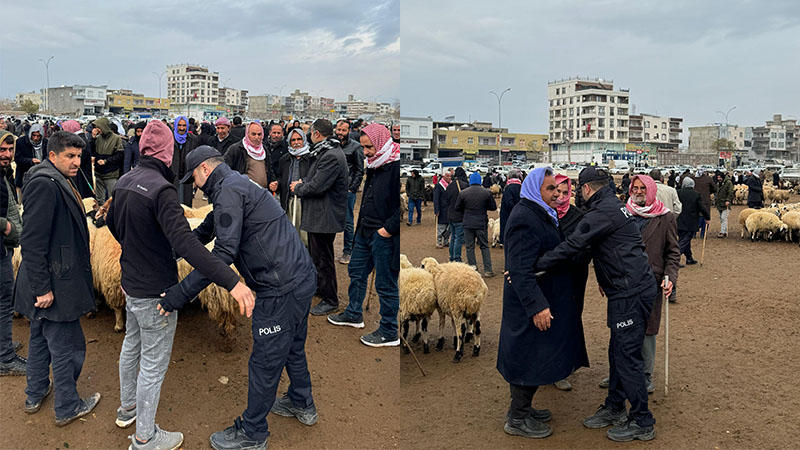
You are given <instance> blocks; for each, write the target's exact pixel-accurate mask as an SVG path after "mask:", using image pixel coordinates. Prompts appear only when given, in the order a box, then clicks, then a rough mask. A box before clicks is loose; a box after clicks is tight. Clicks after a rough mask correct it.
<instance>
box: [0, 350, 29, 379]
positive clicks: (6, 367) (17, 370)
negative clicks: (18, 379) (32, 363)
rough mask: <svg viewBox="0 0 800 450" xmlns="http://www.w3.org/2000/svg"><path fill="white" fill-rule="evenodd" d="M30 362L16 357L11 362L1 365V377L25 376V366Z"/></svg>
mask: <svg viewBox="0 0 800 450" xmlns="http://www.w3.org/2000/svg"><path fill="white" fill-rule="evenodd" d="M27 363H28V360H26V359H25V358H23V357H22V356H19V355H16V354H15V355H14V357H13V358H11V360H10V361H8V362H4V363H0V377H9V376H22V375H25V366H26V365H27Z"/></svg>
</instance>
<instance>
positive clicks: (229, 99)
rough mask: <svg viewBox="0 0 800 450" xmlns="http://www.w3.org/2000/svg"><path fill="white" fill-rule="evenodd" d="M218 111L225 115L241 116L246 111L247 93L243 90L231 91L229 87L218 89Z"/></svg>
mask: <svg viewBox="0 0 800 450" xmlns="http://www.w3.org/2000/svg"><path fill="white" fill-rule="evenodd" d="M217 92H218V97H219V106H218V108H217V109H218V110H220V111H222V112H223V113H226V114H233V115H242V114H244V113H245V111H247V102H248V98H247V91H246V90H244V89H233V88H229V87H222V88H219V90H218V91H217Z"/></svg>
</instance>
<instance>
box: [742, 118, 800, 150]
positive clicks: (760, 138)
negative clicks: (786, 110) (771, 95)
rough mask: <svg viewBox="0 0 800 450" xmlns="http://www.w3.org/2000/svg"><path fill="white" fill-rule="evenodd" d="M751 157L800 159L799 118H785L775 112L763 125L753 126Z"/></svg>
mask: <svg viewBox="0 0 800 450" xmlns="http://www.w3.org/2000/svg"><path fill="white" fill-rule="evenodd" d="M751 159H753V160H756V161H765V160H768V159H769V160H775V161H779V162H784V161H787V162H788V161H795V162H797V161H800V130H799V129H798V127H797V119H786V120H784V119H783V116H782V115H781V114H775V115H774V116H773V117H772V120H768V121H767V122H766V125H765V126H763V127H755V128H753V148H752V152H751Z"/></svg>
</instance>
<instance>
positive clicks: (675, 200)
mask: <svg viewBox="0 0 800 450" xmlns="http://www.w3.org/2000/svg"><path fill="white" fill-rule="evenodd" d="M681 211H683V203H681V199H680V197H678V191H673V193H672V212H674V213H675V214H678V215H680V213H681Z"/></svg>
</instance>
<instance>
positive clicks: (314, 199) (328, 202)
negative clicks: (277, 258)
mask: <svg viewBox="0 0 800 450" xmlns="http://www.w3.org/2000/svg"><path fill="white" fill-rule="evenodd" d="M311 142H312V143H313V146H312V147H311V165H310V166H309V168H308V175H307V176H306V180H303V179H300V180H298V181H294V182H292V183H291V184H290V185H289V188H290V189H291V190H292V192H294V193H295V195H297V196H298V197H300V200H301V202H302V204H303V212H304V214H303V217H302V219H301V223H300V229H301V230H304V231H305V232H306V233H308V251H309V253H310V254H311V259H312V260H313V261H314V266H315V267H316V268H317V273H318V275H319V280H318V284H317V286H318V290H317V291H318V294H319V296H320V297H321V298H322V301H321V302H319V304H317V305H316V306H314V307H313V308H311V314H313V315H315V316H324V315H326V314H329V313H332V312H334V311H336V310H337V309H339V297H338V293H337V292H338V285H337V283H336V266H335V260H334V257H333V240H334V238H336V233H340V232H342V231H343V230H344V224H345V215H346V212H347V186H348V176H347V161H346V159H345V156H344V153H342V146H341V143H340V142H339V140H338V139H336V138H334V137H333V125H332V124H331V122H330V121H329V120H327V119H317V120H315V121H314V123H313V124H311Z"/></svg>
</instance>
